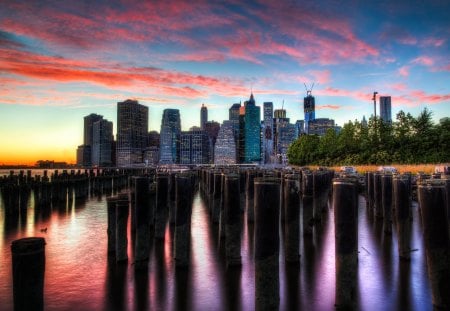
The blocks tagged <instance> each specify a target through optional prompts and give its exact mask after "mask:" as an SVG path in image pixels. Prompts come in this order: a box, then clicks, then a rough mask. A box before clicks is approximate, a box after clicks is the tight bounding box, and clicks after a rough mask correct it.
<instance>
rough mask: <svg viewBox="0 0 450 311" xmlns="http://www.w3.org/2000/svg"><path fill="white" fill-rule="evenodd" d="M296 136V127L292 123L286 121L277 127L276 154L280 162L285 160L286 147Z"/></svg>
mask: <svg viewBox="0 0 450 311" xmlns="http://www.w3.org/2000/svg"><path fill="white" fill-rule="evenodd" d="M296 138H297V137H296V127H295V125H294V124H290V123H289V122H288V123H285V124H284V125H283V126H282V127H280V128H279V129H278V152H279V153H278V154H279V155H280V157H281V162H282V163H286V162H287V151H288V148H289V146H290V145H291V144H292V143H293V142H294V140H295V139H296Z"/></svg>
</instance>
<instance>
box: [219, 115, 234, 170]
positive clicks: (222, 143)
mask: <svg viewBox="0 0 450 311" xmlns="http://www.w3.org/2000/svg"><path fill="white" fill-rule="evenodd" d="M233 135H234V129H233V124H232V123H231V121H229V120H225V121H223V124H222V126H221V127H220V130H219V135H218V136H217V140H216V146H215V148H214V164H236V141H235V139H234V136H233Z"/></svg>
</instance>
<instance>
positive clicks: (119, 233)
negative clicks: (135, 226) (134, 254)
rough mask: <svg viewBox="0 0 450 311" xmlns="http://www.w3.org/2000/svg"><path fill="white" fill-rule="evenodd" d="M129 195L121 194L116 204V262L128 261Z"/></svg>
mask: <svg viewBox="0 0 450 311" xmlns="http://www.w3.org/2000/svg"><path fill="white" fill-rule="evenodd" d="M128 214H129V204H128V194H127V193H120V194H119V198H118V199H117V203H116V262H126V261H128V237H127V233H128V232H127V223H128Z"/></svg>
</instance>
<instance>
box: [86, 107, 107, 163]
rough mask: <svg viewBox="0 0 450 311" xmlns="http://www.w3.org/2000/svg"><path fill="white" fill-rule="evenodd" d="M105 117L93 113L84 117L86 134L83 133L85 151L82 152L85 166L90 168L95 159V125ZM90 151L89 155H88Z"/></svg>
mask: <svg viewBox="0 0 450 311" xmlns="http://www.w3.org/2000/svg"><path fill="white" fill-rule="evenodd" d="M102 119H103V116H101V115H98V114H95V113H91V114H90V115H88V116H85V117H84V133H83V135H84V136H83V145H84V151H83V152H82V153H83V154H84V157H83V161H82V162H83V166H86V167H89V166H92V158H93V156H94V155H93V151H94V150H93V148H92V143H93V130H92V128H93V125H94V123H95V122H97V121H99V120H102ZM88 151H89V153H88Z"/></svg>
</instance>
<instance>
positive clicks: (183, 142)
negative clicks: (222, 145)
mask: <svg viewBox="0 0 450 311" xmlns="http://www.w3.org/2000/svg"><path fill="white" fill-rule="evenodd" d="M209 149H210V145H209V138H208V135H207V134H206V132H205V131H202V130H200V131H183V132H181V138H180V163H181V164H207V163H209Z"/></svg>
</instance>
